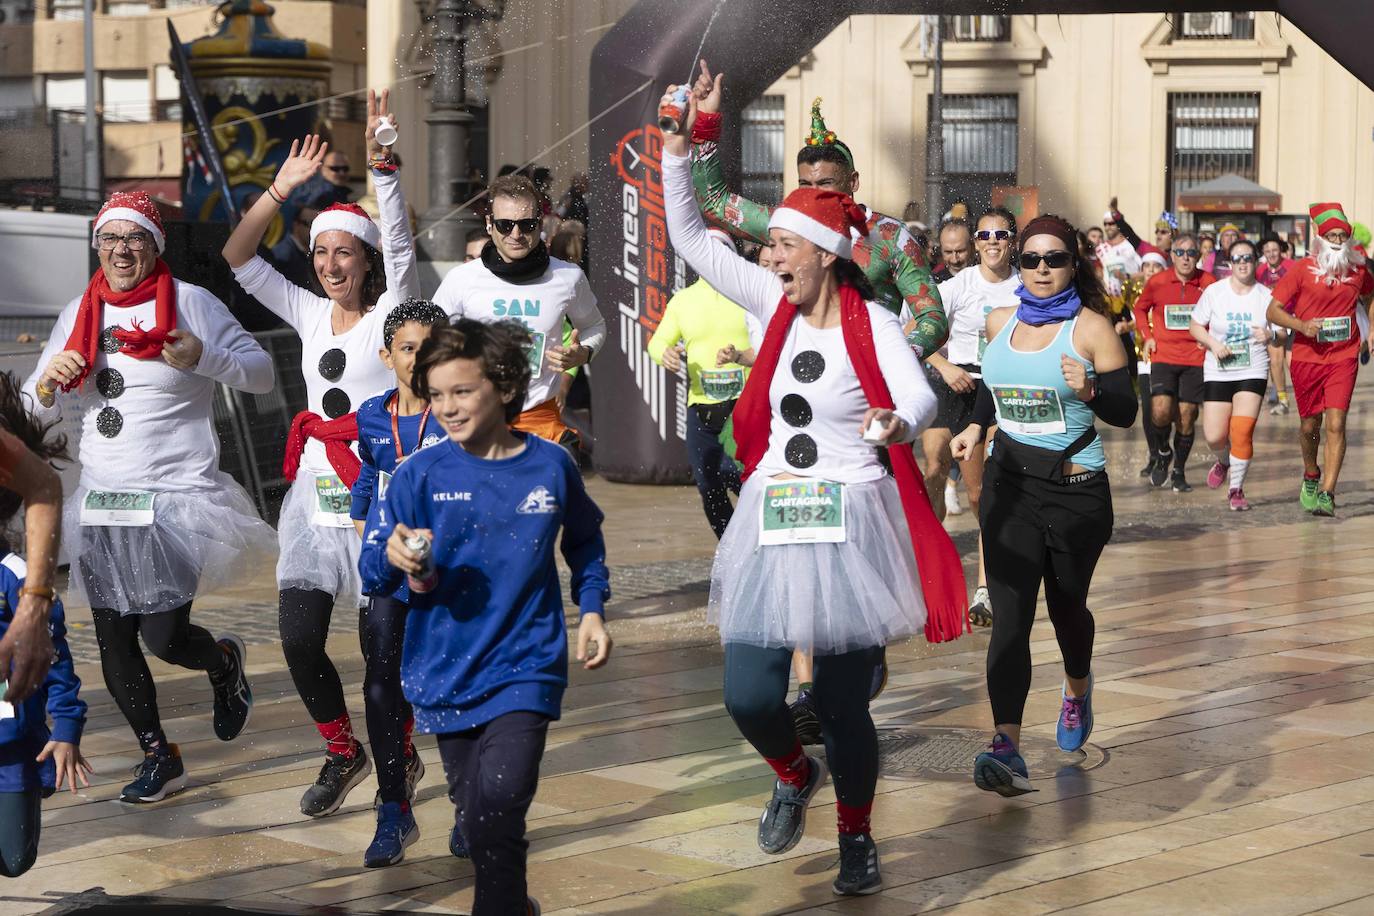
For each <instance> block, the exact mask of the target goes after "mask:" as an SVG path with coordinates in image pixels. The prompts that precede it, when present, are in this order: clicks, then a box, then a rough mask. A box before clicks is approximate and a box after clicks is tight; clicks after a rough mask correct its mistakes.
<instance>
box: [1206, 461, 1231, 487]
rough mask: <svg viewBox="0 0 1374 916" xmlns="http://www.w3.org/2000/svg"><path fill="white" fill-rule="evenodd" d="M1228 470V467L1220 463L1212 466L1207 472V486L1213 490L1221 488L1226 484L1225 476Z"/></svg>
mask: <svg viewBox="0 0 1374 916" xmlns="http://www.w3.org/2000/svg"><path fill="white" fill-rule="evenodd" d="M1230 470H1231V469H1230V468H1229V467H1227V466H1226V465H1224V464H1222V463H1221V462H1220V461H1218V462H1217V463H1216V464H1214V465H1212V469H1211V470H1210V471H1208V472H1207V486H1209V487H1211V488H1212V489H1213V490H1215V489H1216V488H1217V487H1219V486H1221V485H1222V484H1223V483H1225V482H1226V475H1227V473H1229V472H1230Z"/></svg>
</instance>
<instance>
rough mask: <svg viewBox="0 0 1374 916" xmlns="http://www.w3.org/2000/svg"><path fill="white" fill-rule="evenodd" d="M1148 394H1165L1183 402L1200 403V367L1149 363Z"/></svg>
mask: <svg viewBox="0 0 1374 916" xmlns="http://www.w3.org/2000/svg"><path fill="white" fill-rule="evenodd" d="M1150 394H1152V395H1156V394H1167V395H1168V396H1169V397H1171V398H1174V399H1175V400H1178V401H1182V402H1183V403H1185V404H1201V403H1202V367H1201V366H1178V365H1175V364H1173V363H1151V364H1150Z"/></svg>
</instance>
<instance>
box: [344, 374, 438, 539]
mask: <svg viewBox="0 0 1374 916" xmlns="http://www.w3.org/2000/svg"><path fill="white" fill-rule="evenodd" d="M395 395H396V389H395V388H392V389H391V390H390V391H388V392H386V393H385V394H380V395H378V396H377V397H375V398H368V399H367V400H366V401H363V404H362V406H361V407H359V408H358V458H359V459H360V460H361V461H362V468H361V469H360V470H359V471H358V479H357V480H356V481H354V482H353V491H352V494H351V495H352V497H353V499H352V508H351V509H350V510H349V516H350V517H351V518H354V519H356V520H358V521H360V522H366V521H367V520H368V518H369V510H370V509H371V508H372V504H373V502H374V501H375V500H376V499H379V498H380V495H381V494H379V493H378V492H377V491H378V489H379V485H383V486H384V482H385V481H386V480H387V479H388V478H390V477H391V475H392V474H394V473H396V466H397V465H398V464H400V463H402V461H404V459H400V460H398V459H397V458H396V443H395V442H394V441H393V440H394V438H395V437H393V436H392V434H391V433H392V430H391V409H390V407H389V406H388V405H389V404H390V403H391V399H392V398H393V397H394V396H395ZM421 420H424V421H425V423H424V428H423V429H421V428H420V421H421ZM396 428H397V430H398V431H399V432H400V434H401V436H400V438H401V454H402V455H404V456H405V457H406V458H409V457H410V456H411V455H413V454H415V453H416V452H418V451H419V450H420V449H422V448H428V447H429V446H431V445H434V444H436V443H438V442H442V441H443V440H444V439H446V438H448V437H447V436H446V435H445V434H444V430H443V427H441V426H440V425H439V421H438V420H436V419H434V417H432V416H429V415H428V411H425V412H422V413H417V414H412V415H410V416H408V417H400V416H398V417H397V418H396Z"/></svg>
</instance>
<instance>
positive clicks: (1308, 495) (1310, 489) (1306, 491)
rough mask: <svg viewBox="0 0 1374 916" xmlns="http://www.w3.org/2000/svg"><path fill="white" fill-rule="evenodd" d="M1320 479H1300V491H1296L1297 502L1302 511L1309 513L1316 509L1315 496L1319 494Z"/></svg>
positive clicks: (1305, 477)
mask: <svg viewBox="0 0 1374 916" xmlns="http://www.w3.org/2000/svg"><path fill="white" fill-rule="evenodd" d="M1321 487H1322V479H1321V478H1320V477H1307V476H1305V475H1304V477H1303V478H1302V489H1301V490H1299V491H1298V502H1299V503H1300V504H1301V505H1302V508H1303V511H1305V512H1311V511H1313V510H1314V509H1316V508H1317V494H1318V493H1320V492H1321Z"/></svg>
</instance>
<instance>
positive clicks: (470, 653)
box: [361, 319, 611, 916]
mask: <svg viewBox="0 0 1374 916" xmlns="http://www.w3.org/2000/svg"><path fill="white" fill-rule="evenodd" d="M529 343H530V341H529V334H528V332H527V331H526V330H525V329H524V328H523V327H522V326H520V325H516V324H513V323H509V322H502V323H497V324H482V323H479V322H476V321H471V320H467V319H459V320H458V321H457V322H455V323H453V324H452V325H449V326H435V327H434V328H433V329H432V330H431V331H430V335H429V339H428V340H427V341H426V342H425V344H424V346H423V347H422V348H421V349H420V353H419V356H418V357H417V359H416V364H415V378H414V382H413V385H412V389H413V390H414V391H417V392H427V393H428V395H429V400H430V404H431V405H432V408H433V414H434V417H435V418H436V419H438V421H439V422H440V424H442V426H443V429H444V431H445V432H446V433H447V436H448V438H447V440H446V441H444V442H441V443H439V444H437V445H435V446H432V447H430V448H427V449H424V450H422V451H421V452H419V453H418V454H416V455H414V456H413V457H411V458H410V459H408V460H407V461H406V462H405V463H404V464H402V465H401V466H400V467H399V468H397V470H396V474H395V476H393V477H392V479H391V482H390V484H389V485H388V487H387V492H386V496H385V498H384V499H383V500H382V504H381V506H380V508H379V511H378V512H377V526H376V530H375V531H372V530H369V532H368V536H367V538H366V540H365V542H364V545H363V555H362V560H361V569H362V576H363V583H364V587H365V588H366V589H368V590H369V591H370V592H373V593H378V592H383V591H387V590H390V589H394V588H396V587H397V586H399V585H400V582H401V579H402V578H403V577H405V576H410V577H411V578H410V579H409V581H410V585H411V596H410V612H409V614H408V615H407V617H406V624H405V648H404V653H403V658H402V662H401V677H402V684H403V686H404V689H405V695H406V698H407V699H408V700H410V702H411V704H412V705H413V706H414V709H415V724H416V728H417V729H418V730H419V731H420V732H428V733H434V734H436V735H437V736H438V743H439V752H440V755H441V757H442V758H443V761H444V771H445V774H446V775H447V777H448V784H449V797H450V799H452V800H453V801H454V803H455V805H456V807H457V812H458V813H457V824H456V825H455V828H454V831H455V837H457V836H459V835H461V836H462V837H464V838H465V839H466V841H467V846H468V849H469V850H470V854H471V857H472V862H473V868H474V871H475V872H476V888H475V892H476V895H475V900H474V904H473V916H496V914H501V916H505V914H509V913H517V912H528V913H537V912H538V908H537V907H538V905H537V904H536V903H535V902H534V901H533V900H532V899H530V898H529V897H528V893H527V885H526V877H525V854H526V851H527V849H528V847H529V844H528V843H527V842H526V840H525V814H526V812H527V811H528V810H529V806H530V802H531V801H532V800H533V799H534V793H535V787H536V784H537V782H538V778H539V761H540V759H541V757H542V756H543V753H544V741H545V737H546V735H547V732H548V727H549V723H550V722H551V721H553V720H554V719H557V718H558V717H559V714H560V710H561V705H562V698H563V690H564V688H565V687H566V686H567V682H568V645H567V631H566V626H565V623H564V612H563V602H562V598H561V596H560V594H559V585H558V572H557V569H556V567H555V565H554V553H553V552H554V547H555V542H556V541H558V540H559V534H560V531H561V535H562V537H561V545H560V546H561V550H562V552H563V556H564V558H565V559H566V560H567V563H568V566H569V567H570V568H571V570H572V594H573V597H574V599H575V600H576V601H577V604H578V608H579V610H580V612H581V619H580V623H579V625H578V634H577V659H578V661H581V662H584V666H585V667H586V668H588V669H591V668H599V667H600V666H601V665H603V664H605V662H606V659H607V658H608V656H609V654H610V649H611V639H610V636H609V635H608V634H607V632H606V629H605V626H604V624H603V622H602V615H603V607H604V604H605V601H606V599H607V597H609V594H610V587H609V574H608V572H607V570H606V563H605V555H606V548H605V542H604V541H603V540H602V537H601V521H602V514H601V510H600V509H598V508H597V506H596V504H595V503H594V502H593V501H592V500H591V498H590V497H589V496H588V495H587V492H586V490H585V489H584V487H583V485H582V478H581V475H580V474H579V473H578V470H577V467H576V466H575V465H574V464H573V462H572V459H571V458H569V457H568V455H567V453H566V452H565V451H564V450H563V449H562V448H560V447H559V446H557V445H555V444H553V443H550V442H545V441H543V440H542V439H539V438H538V437H537V436H529V435H525V434H522V433H516V432H513V431H512V430H511V429H510V428H509V426H508V424H509V423H510V422H511V421H512V420H513V419H514V418H515V416H516V415H518V414H519V412H520V407H521V405H522V404H523V403H524V399H525V391H526V388H527V387H528V385H529V377H530V368H529V362H528V359H527V358H526V356H525V348H526V347H528V346H529ZM415 535H423V536H424V537H426V538H428V539H429V541H430V543H431V545H432V561H433V568H434V570H435V573H436V574H437V578H436V580H435V581H434V582H433V583H432V585H431V584H430V583H427V582H423V581H420V582H417V581H416V579H415V578H414V576H415V574H417V573H423V572H424V569H423V565H422V563H421V560H420V557H419V555H418V554H417V553H416V552H415V551H414V550H412V549H411V548H410V547H409V546H407V539H409V538H412V537H413V536H415ZM426 585H431V587H429V588H428V590H419V589H423V588H424V586H426ZM417 587H418V588H417Z"/></svg>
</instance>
